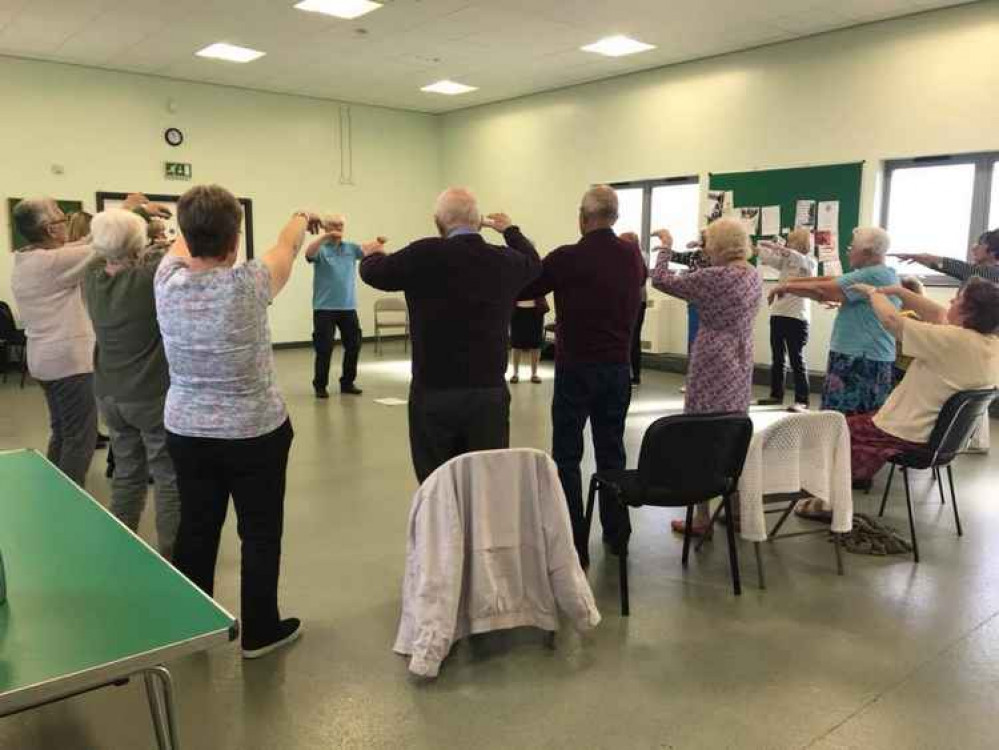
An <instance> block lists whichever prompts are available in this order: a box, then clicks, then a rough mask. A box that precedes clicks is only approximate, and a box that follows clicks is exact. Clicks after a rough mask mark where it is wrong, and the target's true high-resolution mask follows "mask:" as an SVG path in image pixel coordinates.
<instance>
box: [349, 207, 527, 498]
mask: <svg viewBox="0 0 999 750" xmlns="http://www.w3.org/2000/svg"><path fill="white" fill-rule="evenodd" d="M434 221H435V223H436V224H437V228H438V230H439V231H440V237H428V238H426V239H422V240H417V241H416V242H414V243H412V244H411V245H409V247H406V248H405V249H403V250H400V251H399V252H397V253H393V254H392V255H386V254H385V253H383V252H380V251H377V250H376V251H374V252H371V248H367V249H366V252H367V253H368V255H367V257H365V258H364V260H363V261H361V278H362V279H363V280H364V281H365V282H366V283H367V284H370V285H371V286H373V287H375V289H381V290H383V291H386V292H396V291H403V292H405V293H406V304H407V305H408V306H409V316H410V330H411V331H412V336H413V382H412V385H411V387H410V394H409V442H410V449H411V451H412V454H413V466H414V467H415V469H416V476H417V478H418V479H419V480H420V482H421V483H422V482H423V481H424V480H425V479H426V478H427V477H428V476H430V474H432V473H433V471H434V469H436V468H437V467H438V466H440V465H441V464H443V463H445V462H446V461H448V460H449V459H451V458H454V457H455V456H459V455H461V454H462V453H468V452H470V451H480V450H489V449H495V448H509V447H510V392H509V390H507V385H506V378H505V374H506V366H507V349H508V348H509V339H510V313H511V312H512V310H513V307H514V305H515V304H516V301H517V295H518V293H519V292H520V290H521V289H523V288H524V286H525V285H527V284H528V283H530V282H531V281H533V280H534V279H536V278H537V276H538V274H539V273H541V260H540V259H539V258H538V252H537V250H535V249H534V245H532V244H531V243H530V241H528V240H527V238H525V237H524V235H523V234H521V232H520V230H519V229H518V228H517V227H515V226H513V223H512V222H511V221H510V217H509V216H507V215H506V214H489V216H487V217H485V218H484V219H483V218H482V217H481V216H480V214H479V208H478V205H477V203H476V200H475V196H474V195H472V194H471V193H470V192H469V191H468V190H465V189H463V188H452V189H450V190H446V191H445V192H444V193H442V194H441V196H440V197H439V198H438V199H437V208H436V211H435V213H434ZM483 226H487V227H490V228H492V229H494V230H496V231H497V232H501V233H502V234H503V238H504V240H505V241H506V244H507V247H501V246H495V245H489V244H486V241H485V240H484V239H482V236H481V235H480V234H479V229H480V227H483Z"/></svg>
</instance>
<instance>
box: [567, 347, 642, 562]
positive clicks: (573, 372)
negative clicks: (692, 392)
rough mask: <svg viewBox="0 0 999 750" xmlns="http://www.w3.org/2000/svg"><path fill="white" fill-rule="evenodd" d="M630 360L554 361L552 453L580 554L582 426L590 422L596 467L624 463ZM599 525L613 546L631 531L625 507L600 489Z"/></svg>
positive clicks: (583, 544) (582, 540) (583, 542)
mask: <svg viewBox="0 0 999 750" xmlns="http://www.w3.org/2000/svg"><path fill="white" fill-rule="evenodd" d="M628 375H629V373H628V365H616V364H608V365H569V366H567V365H557V366H556V367H555V397H554V399H553V400H552V428H553V434H552V458H553V459H554V460H555V463H556V464H557V465H558V474H559V479H561V480H562V489H563V490H564V491H565V497H566V500H567V501H568V504H569V517H570V518H571V519H572V534H573V538H574V541H575V543H576V549H577V550H578V551H579V552H580V554H581V555H583V554H584V553H585V551H586V542H587V540H586V538H585V529H584V523H583V480H582V475H581V473H580V462H581V461H582V460H583V429H584V428H585V427H586V422H587V420H589V421H590V427H591V431H592V433H593V449H594V453H595V454H596V463H597V471H610V470H614V469H623V468H624V467H625V452H624V421H625V418H626V417H627V416H628V406H629V405H630V404H631V384H630V383H629V382H628ZM600 524H601V526H603V531H604V539H606V540H607V541H608V542H609V543H611V544H614V545H617V544H622V543H625V542H627V540H628V537H629V536H631V521H630V519H629V518H628V510H627V508H622V507H620V505H618V503H617V501H616V500H614V499H613V498H611V497H609V496H604V495H603V494H601V497H600Z"/></svg>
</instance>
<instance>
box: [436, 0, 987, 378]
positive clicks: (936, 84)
mask: <svg viewBox="0 0 999 750" xmlns="http://www.w3.org/2000/svg"><path fill="white" fill-rule="evenodd" d="M997 39H999V3H997V2H983V3H978V4H975V5H969V6H963V7H960V8H956V9H951V10H946V11H939V12H934V13H927V14H923V15H919V16H913V17H909V18H904V19H900V20H897V21H891V22H886V23H879V24H874V25H870V26H865V27H860V28H856V29H850V30H846V31H842V32H836V33H832V34H826V35H823V36H819V37H813V38H810V39H803V40H798V41H795V42H790V43H785V44H780V45H774V46H771V47H766V48H761V49H757V50H751V51H748V52H742V53H736V54H732V55H725V56H722V57H717V58H712V59H708V60H703V61H699V62H693V63H689V64H684V65H678V66H672V67H668V68H662V69H659V70H655V71H650V72H646V73H640V74H636V75H630V76H625V77H621V78H617V79H613V80H608V81H602V82H598V83H594V84H588V85H584V86H576V87H572V88H567V89H563V90H560V91H555V92H551V93H547V94H539V95H535V96H530V97H525V98H522V99H518V100H514V101H509V102H503V103H499V104H495V105H489V106H484V107H479V108H475V109H470V110H465V111H462V112H457V113H453V114H450V115H446V116H445V117H444V128H443V133H442V147H443V164H444V178H445V180H446V181H447V182H448V183H450V184H467V185H470V186H472V187H474V188H476V189H477V190H478V191H479V193H480V195H481V198H482V200H483V203H484V204H485V205H484V208H486V209H490V210H495V209H500V208H502V209H505V210H508V211H509V212H510V213H511V214H513V216H514V218H515V219H516V220H517V221H518V222H519V223H521V225H522V226H523V228H524V230H525V231H526V232H527V233H528V234H529V235H530V236H531V237H533V238H534V239H535V240H536V241H537V242H538V243H539V246H540V247H543V248H546V249H547V248H552V247H554V246H557V245H559V244H563V243H565V242H570V241H573V240H574V238H575V236H576V234H577V229H576V226H575V222H576V209H577V206H578V201H579V197H580V195H581V194H582V192H583V190H584V189H585V188H586V186H587V185H589V184H591V183H594V182H603V181H607V182H609V181H617V180H632V179H643V178H654V177H673V176H681V175H690V174H698V175H700V176H701V180H702V184H703V185H705V186H706V183H707V179H708V174H709V173H710V172H727V171H741V170H749V169H766V168H776V167H788V166H803V165H807V164H829V163H839V162H847V161H857V160H865V162H866V163H865V169H864V178H863V194H862V208H861V222H862V223H868V222H871V221H876V219H877V214H876V212H875V199H876V192H877V182H878V175H879V173H880V170H881V162H882V161H883V160H884V159H887V158H892V157H903V156H919V155H927V154H938V153H946V152H966V151H977V150H991V149H999V135H997V131H996V129H995V127H994V123H995V122H996V121H997V120H999V99H997V98H996V97H995V96H994V93H995V91H996V90H997V87H999V65H997V64H996V62H995V59H994V51H995V47H996V41H997ZM803 197H806V196H803ZM650 296H651V299H652V300H654V302H655V305H654V308H653V310H650V319H649V323H647V325H649V330H648V331H647V332H646V338H648V336H649V334H651V335H652V336H653V338H654V339H655V340H654V342H653V343H654V344H655V348H656V349H657V350H661V351H669V352H682V351H684V350H685V340H686V333H685V332H686V322H685V317H684V311H683V307H682V306H681V305H680V304H677V303H676V302H675V301H672V300H667V299H666V298H664V296H663V295H661V294H659V293H658V292H653V293H652V295H650ZM940 296H942V298H945V299H946V298H949V296H950V294H949V293H944V294H942V295H940ZM831 321H832V315H831V314H830V313H829V312H828V311H825V310H817V311H816V313H815V316H814V323H813V327H812V338H811V343H810V344H809V347H808V355H809V361H810V366H811V367H812V368H814V369H823V368H824V362H825V356H826V352H827V349H828V341H829V332H830V328H831ZM767 330H768V328H767V316H766V314H765V312H761V314H760V315H759V317H758V319H757V322H756V359H757V361H758V362H769V359H770V355H769V343H768V341H769V339H768V334H767Z"/></svg>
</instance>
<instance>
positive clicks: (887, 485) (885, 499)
mask: <svg viewBox="0 0 999 750" xmlns="http://www.w3.org/2000/svg"><path fill="white" fill-rule="evenodd" d="M894 476H895V464H891V471H889V472H888V481H887V482H886V483H885V494H884V495H882V497H881V510H879V511H878V517H879V518H880V517H881V516H883V515H884V514H885V506H886V505H888V493H889V492H891V480H892V477H894Z"/></svg>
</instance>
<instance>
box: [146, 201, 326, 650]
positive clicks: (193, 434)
mask: <svg viewBox="0 0 999 750" xmlns="http://www.w3.org/2000/svg"><path fill="white" fill-rule="evenodd" d="M177 220H178V223H179V224H180V231H181V235H182V239H181V240H178V241H177V242H176V243H175V244H174V246H173V248H172V249H171V251H170V253H169V254H168V255H167V256H166V257H165V258H164V259H163V261H162V263H160V266H159V268H158V270H157V272H156V280H155V291H156V313H157V318H158V319H159V325H160V331H161V332H162V335H163V345H164V349H165V351H166V357H167V363H168V365H169V369H170V390H169V391H168V392H167V399H166V407H165V412H164V424H165V426H166V430H167V448H168V450H169V451H170V456H171V458H172V459H173V463H174V466H175V468H176V471H177V484H178V488H179V490H180V507H181V518H180V528H179V530H178V533H177V541H176V546H175V548H174V561H173V562H174V564H175V565H176V566H177V568H178V569H179V570H180V571H181V572H182V573H184V575H186V576H187V577H188V578H190V579H191V581H192V582H194V583H195V584H196V585H197V586H199V587H200V588H201V589H202V590H204V591H205V592H206V593H207V594H208V595H209V596H210V595H212V593H213V589H214V579H215V560H216V556H217V554H218V547H219V535H220V534H221V532H222V525H223V523H224V522H225V517H226V511H227V509H228V505H229V496H230V495H232V498H233V504H234V505H235V508H236V516H237V518H238V521H239V523H238V527H237V528H238V531H239V536H240V539H241V541H242V586H241V597H240V598H241V608H242V621H243V627H242V646H243V655H244V657H246V658H256V657H258V656H263V655H264V654H266V653H268V652H270V651H273V650H274V649H275V648H278V647H279V646H282V645H285V644H287V643H291V642H292V641H293V640H295V639H296V638H297V637H298V635H299V634H300V632H301V627H300V626H301V623H300V622H299V620H297V619H295V618H289V619H285V620H282V619H281V617H280V615H279V614H278V597H277V589H278V572H279V569H280V561H281V531H282V526H283V521H284V490H285V473H286V469H287V465H288V452H289V450H290V448H291V441H292V428H291V421H290V420H289V419H288V411H287V409H286V408H285V405H284V401H283V399H282V398H281V394H280V393H279V392H278V389H277V384H276V382H275V377H274V363H273V357H272V353H271V336H270V329H269V327H268V324H267V308H268V306H269V305H270V304H271V301H272V300H273V299H274V297H275V296H276V295H277V294H278V293H279V292H280V291H281V290H282V289H283V288H284V286H285V284H286V283H287V281H288V278H289V276H290V275H291V269H292V265H293V263H294V260H295V257H296V256H297V255H298V252H299V249H300V248H301V246H302V239H303V237H304V236H305V231H306V229H307V228H310V229H315V228H317V227H318V222H319V220H318V218H317V217H315V216H314V215H312V214H308V213H296V214H295V215H294V216H292V218H291V219H290V220H289V221H288V223H287V224H286V225H285V227H284V229H283V230H282V231H281V234H280V236H279V237H278V240H277V244H276V245H275V246H274V247H273V248H271V249H270V250H269V251H268V252H267V253H265V254H264V256H263V258H262V259H261V260H251V261H249V262H247V263H243V264H240V265H238V266H237V265H236V255H237V250H238V248H239V236H240V229H241V226H242V221H243V210H242V208H241V206H240V205H239V201H237V200H236V198H234V197H233V195H232V193H230V192H229V191H228V190H225V189H224V188H221V187H219V186H217V185H210V186H198V187H194V188H192V189H191V190H189V191H187V193H185V194H184V195H183V196H181V199H180V201H179V202H178V204H177Z"/></svg>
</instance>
